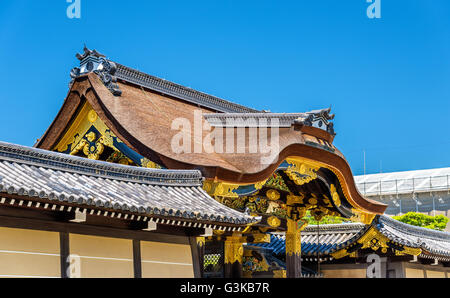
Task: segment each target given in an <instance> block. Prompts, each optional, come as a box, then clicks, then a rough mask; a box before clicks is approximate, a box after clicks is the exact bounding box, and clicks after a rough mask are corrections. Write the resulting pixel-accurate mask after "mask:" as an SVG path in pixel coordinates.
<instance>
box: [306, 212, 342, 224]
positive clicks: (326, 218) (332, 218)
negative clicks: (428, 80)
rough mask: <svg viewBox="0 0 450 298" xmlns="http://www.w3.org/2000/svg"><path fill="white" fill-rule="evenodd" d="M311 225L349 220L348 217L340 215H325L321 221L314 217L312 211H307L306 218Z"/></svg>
mask: <svg viewBox="0 0 450 298" xmlns="http://www.w3.org/2000/svg"><path fill="white" fill-rule="evenodd" d="M304 219H305V220H306V221H307V222H308V224H309V225H317V224H320V225H330V224H341V223H344V222H348V221H349V219H348V218H343V217H338V216H324V217H323V218H322V219H321V220H320V222H318V221H317V220H315V219H314V217H313V216H312V215H311V213H310V212H309V211H308V212H307V213H306V216H305V218H304Z"/></svg>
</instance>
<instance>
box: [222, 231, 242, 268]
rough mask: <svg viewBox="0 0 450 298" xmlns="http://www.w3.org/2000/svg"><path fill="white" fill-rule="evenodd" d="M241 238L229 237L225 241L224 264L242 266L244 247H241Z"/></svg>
mask: <svg viewBox="0 0 450 298" xmlns="http://www.w3.org/2000/svg"><path fill="white" fill-rule="evenodd" d="M241 238H242V237H240V236H230V237H227V239H226V240H225V244H224V249H225V256H224V261H225V264H234V263H236V262H238V263H241V264H242V257H243V254H244V247H243V246H242V242H241V241H242V240H241Z"/></svg>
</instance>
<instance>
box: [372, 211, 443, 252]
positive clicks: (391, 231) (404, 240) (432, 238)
mask: <svg viewBox="0 0 450 298" xmlns="http://www.w3.org/2000/svg"><path fill="white" fill-rule="evenodd" d="M376 228H377V229H378V230H379V231H380V232H381V233H382V234H383V235H385V236H386V237H388V238H389V239H391V240H392V241H395V242H397V243H399V244H402V245H405V246H409V247H416V248H421V249H422V250H424V251H426V252H427V253H429V254H431V255H436V256H443V257H450V233H447V232H441V231H435V230H431V229H426V228H421V227H416V226H412V225H408V224H405V223H403V222H400V221H397V220H395V219H392V218H390V217H388V216H380V217H379V219H378V222H377V223H376Z"/></svg>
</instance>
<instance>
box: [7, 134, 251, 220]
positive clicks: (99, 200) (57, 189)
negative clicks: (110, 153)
mask: <svg viewBox="0 0 450 298" xmlns="http://www.w3.org/2000/svg"><path fill="white" fill-rule="evenodd" d="M201 185H202V176H201V174H200V172H199V171H187V170H182V171H179V170H155V169H145V168H138V167H131V166H124V165H118V164H112V163H107V162H102V161H94V160H89V159H86V158H81V157H76V156H71V155H66V154H60V153H55V152H50V151H45V150H41V149H36V148H30V147H24V146H19V145H13V144H8V143H3V142H0V195H1V193H8V194H15V195H19V196H21V197H29V198H33V197H34V198H39V199H45V200H48V201H52V202H55V204H56V203H58V202H59V203H70V204H77V205H79V206H80V207H81V206H83V207H84V208H93V209H102V208H105V209H112V210H115V211H116V212H117V213H119V212H128V213H136V214H139V215H141V216H149V217H151V216H158V217H161V216H163V217H168V218H172V219H175V220H196V221H203V222H212V223H214V224H217V225H222V226H232V225H234V226H235V225H243V224H247V223H250V222H254V221H256V219H255V218H253V217H251V216H248V215H245V214H242V213H240V212H238V211H235V210H233V209H231V208H228V207H226V206H224V205H222V204H220V203H219V202H217V201H216V200H214V199H213V198H211V197H210V196H209V195H208V194H207V193H206V192H205V191H204V190H203V189H202V186H201Z"/></svg>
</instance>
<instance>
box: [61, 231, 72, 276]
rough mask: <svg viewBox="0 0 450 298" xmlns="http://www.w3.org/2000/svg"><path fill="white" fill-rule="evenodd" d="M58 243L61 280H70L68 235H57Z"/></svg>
mask: <svg viewBox="0 0 450 298" xmlns="http://www.w3.org/2000/svg"><path fill="white" fill-rule="evenodd" d="M59 243H60V246H59V247H60V264H61V278H70V270H69V268H70V263H69V255H70V245H69V233H65V232H60V233H59Z"/></svg>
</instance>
